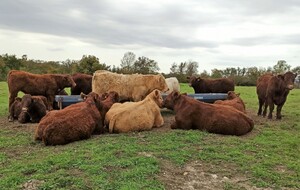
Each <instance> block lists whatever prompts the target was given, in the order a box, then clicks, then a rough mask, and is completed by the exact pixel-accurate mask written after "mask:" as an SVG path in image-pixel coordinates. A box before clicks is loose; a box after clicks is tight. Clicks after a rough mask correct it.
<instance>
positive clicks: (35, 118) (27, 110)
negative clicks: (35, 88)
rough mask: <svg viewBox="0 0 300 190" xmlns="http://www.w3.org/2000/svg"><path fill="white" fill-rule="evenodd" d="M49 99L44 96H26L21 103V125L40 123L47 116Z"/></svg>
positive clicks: (19, 118)
mask: <svg viewBox="0 0 300 190" xmlns="http://www.w3.org/2000/svg"><path fill="white" fill-rule="evenodd" d="M45 103H46V104H47V99H46V97H44V96H31V95H30V94H25V95H24V96H23V97H22V101H21V113H20V115H19V116H18V121H19V122H20V123H26V122H32V123H38V122H40V120H41V119H42V117H44V116H45V115H46V112H47V105H46V104H45Z"/></svg>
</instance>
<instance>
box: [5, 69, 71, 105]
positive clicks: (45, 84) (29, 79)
mask: <svg viewBox="0 0 300 190" xmlns="http://www.w3.org/2000/svg"><path fill="white" fill-rule="evenodd" d="M7 83H8V90H9V107H10V106H11V105H12V103H13V102H14V100H15V98H16V97H17V95H18V92H19V91H22V92H24V93H25V94H31V95H42V96H45V97H46V98H47V100H48V106H49V107H48V109H49V110H51V109H52V104H53V102H54V98H55V94H57V93H58V91H59V90H61V89H64V88H65V87H72V86H76V84H75V82H74V81H73V79H72V77H71V75H61V74H43V75H39V74H32V73H28V72H25V71H17V70H11V71H9V73H8V75H7Z"/></svg>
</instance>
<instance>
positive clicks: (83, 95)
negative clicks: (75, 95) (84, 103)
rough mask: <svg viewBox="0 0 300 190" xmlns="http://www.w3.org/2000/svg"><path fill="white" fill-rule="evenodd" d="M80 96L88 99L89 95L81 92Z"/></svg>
mask: <svg viewBox="0 0 300 190" xmlns="http://www.w3.org/2000/svg"><path fill="white" fill-rule="evenodd" d="M80 97H81V98H82V99H84V100H85V99H86V97H87V95H86V94H84V93H83V92H81V93H80Z"/></svg>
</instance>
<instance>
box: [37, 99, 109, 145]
mask: <svg viewBox="0 0 300 190" xmlns="http://www.w3.org/2000/svg"><path fill="white" fill-rule="evenodd" d="M101 109H102V104H101V102H100V97H99V95H98V94H96V93H90V94H88V95H87V96H86V97H85V100H84V102H80V103H77V104H73V105H70V106H68V107H66V108H65V109H62V110H54V112H52V111H51V112H49V113H48V114H47V115H46V116H45V117H44V118H43V119H42V120H41V122H40V123H39V125H38V127H37V129H36V139H39V137H37V136H38V132H39V129H40V132H41V133H42V135H41V137H42V141H43V142H44V144H45V145H63V144H67V143H70V142H73V141H78V140H82V139H88V138H90V137H91V135H92V134H93V133H100V132H101V131H103V123H102V122H101V120H102V119H101V114H100V111H101Z"/></svg>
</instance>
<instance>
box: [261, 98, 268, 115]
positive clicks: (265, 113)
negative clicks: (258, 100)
mask: <svg viewBox="0 0 300 190" xmlns="http://www.w3.org/2000/svg"><path fill="white" fill-rule="evenodd" d="M264 103H265V106H264V111H263V114H262V115H263V117H266V115H267V110H268V102H267V101H265V102H264Z"/></svg>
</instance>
